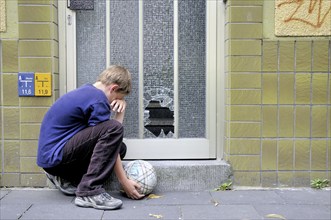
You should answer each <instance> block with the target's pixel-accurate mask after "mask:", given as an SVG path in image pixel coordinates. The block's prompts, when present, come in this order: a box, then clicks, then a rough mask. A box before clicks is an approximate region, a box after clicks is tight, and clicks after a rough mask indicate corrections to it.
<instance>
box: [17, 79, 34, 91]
mask: <svg viewBox="0 0 331 220" xmlns="http://www.w3.org/2000/svg"><path fill="white" fill-rule="evenodd" d="M18 96H34V73H18Z"/></svg>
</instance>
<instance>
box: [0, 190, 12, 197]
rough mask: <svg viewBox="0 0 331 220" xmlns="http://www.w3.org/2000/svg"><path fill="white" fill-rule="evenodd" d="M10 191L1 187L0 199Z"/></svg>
mask: <svg viewBox="0 0 331 220" xmlns="http://www.w3.org/2000/svg"><path fill="white" fill-rule="evenodd" d="M8 193H10V190H6V189H0V199H2V198H3V197H5V196H6V195H7V194H8Z"/></svg>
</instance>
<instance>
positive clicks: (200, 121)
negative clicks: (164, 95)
mask: <svg viewBox="0 0 331 220" xmlns="http://www.w3.org/2000/svg"><path fill="white" fill-rule="evenodd" d="M178 15H179V39H178V45H179V52H178V58H179V68H178V72H179V115H180V117H179V119H178V120H179V137H181V138H201V137H205V132H206V121H205V118H206V104H205V103H206V1H205V0H194V3H193V1H187V0H182V1H179V2H178Z"/></svg>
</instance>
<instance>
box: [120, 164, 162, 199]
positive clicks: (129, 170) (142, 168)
mask: <svg viewBox="0 0 331 220" xmlns="http://www.w3.org/2000/svg"><path fill="white" fill-rule="evenodd" d="M124 170H125V172H126V175H127V177H128V178H129V179H132V180H135V181H136V182H137V183H138V184H139V185H140V186H141V189H140V193H141V194H144V195H148V194H150V193H151V192H152V191H153V190H154V188H155V186H156V184H157V175H156V172H155V169H154V167H153V166H152V164H150V163H149V162H147V161H144V160H134V161H131V162H129V163H128V164H126V165H125V166H124Z"/></svg>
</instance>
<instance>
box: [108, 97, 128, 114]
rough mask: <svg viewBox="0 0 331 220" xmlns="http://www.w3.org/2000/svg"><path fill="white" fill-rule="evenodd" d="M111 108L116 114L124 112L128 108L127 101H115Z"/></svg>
mask: <svg viewBox="0 0 331 220" xmlns="http://www.w3.org/2000/svg"><path fill="white" fill-rule="evenodd" d="M110 107H111V110H112V111H114V112H120V113H121V112H124V111H125V108H126V101H125V100H124V99H115V100H114V101H112V102H111V103H110Z"/></svg>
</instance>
